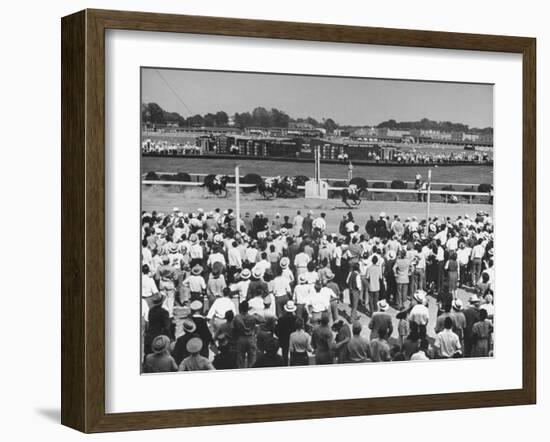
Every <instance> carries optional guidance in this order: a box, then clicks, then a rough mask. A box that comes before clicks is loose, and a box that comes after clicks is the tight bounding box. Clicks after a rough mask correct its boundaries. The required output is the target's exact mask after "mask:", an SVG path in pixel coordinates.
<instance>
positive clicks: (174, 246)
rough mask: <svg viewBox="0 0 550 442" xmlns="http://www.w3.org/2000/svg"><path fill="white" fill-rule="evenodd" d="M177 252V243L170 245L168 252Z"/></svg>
mask: <svg viewBox="0 0 550 442" xmlns="http://www.w3.org/2000/svg"><path fill="white" fill-rule="evenodd" d="M177 252H178V246H177V244H172V245H171V246H170V253H177Z"/></svg>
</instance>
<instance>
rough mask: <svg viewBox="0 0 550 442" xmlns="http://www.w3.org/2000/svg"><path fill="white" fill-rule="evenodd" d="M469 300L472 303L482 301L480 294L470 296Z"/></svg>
mask: <svg viewBox="0 0 550 442" xmlns="http://www.w3.org/2000/svg"><path fill="white" fill-rule="evenodd" d="M468 302H469V303H470V304H479V303H480V302H481V299H479V296H477V295H472V296H470V299H468Z"/></svg>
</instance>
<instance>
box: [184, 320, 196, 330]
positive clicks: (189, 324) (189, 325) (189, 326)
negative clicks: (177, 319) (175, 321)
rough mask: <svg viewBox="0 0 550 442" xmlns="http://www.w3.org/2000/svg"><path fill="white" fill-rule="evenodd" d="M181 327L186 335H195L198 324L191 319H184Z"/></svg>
mask: <svg viewBox="0 0 550 442" xmlns="http://www.w3.org/2000/svg"><path fill="white" fill-rule="evenodd" d="M181 325H182V327H183V330H184V331H185V333H193V332H194V331H195V330H196V329H197V324H195V322H194V321H192V320H191V319H184V320H183V322H182V324H181Z"/></svg>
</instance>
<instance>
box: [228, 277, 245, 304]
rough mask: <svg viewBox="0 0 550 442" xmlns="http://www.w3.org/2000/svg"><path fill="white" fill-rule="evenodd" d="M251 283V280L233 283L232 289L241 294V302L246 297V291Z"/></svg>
mask: <svg viewBox="0 0 550 442" xmlns="http://www.w3.org/2000/svg"><path fill="white" fill-rule="evenodd" d="M249 285H250V280H248V279H247V280H244V281H239V282H236V283H234V284H232V285H231V287H230V288H231V291H233V292H237V293H238V294H239V302H242V301H244V300H245V299H246V293H247V292H248V286H249Z"/></svg>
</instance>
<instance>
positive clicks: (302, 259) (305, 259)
mask: <svg viewBox="0 0 550 442" xmlns="http://www.w3.org/2000/svg"><path fill="white" fill-rule="evenodd" d="M309 261H310V258H309V255H308V254H307V253H305V252H304V251H303V250H302V251H301V252H300V253H298V254H297V255H296V256H295V257H294V267H295V268H296V278H298V277H299V276H300V275H301V274H302V273H305V272H307V265H308V263H309Z"/></svg>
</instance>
